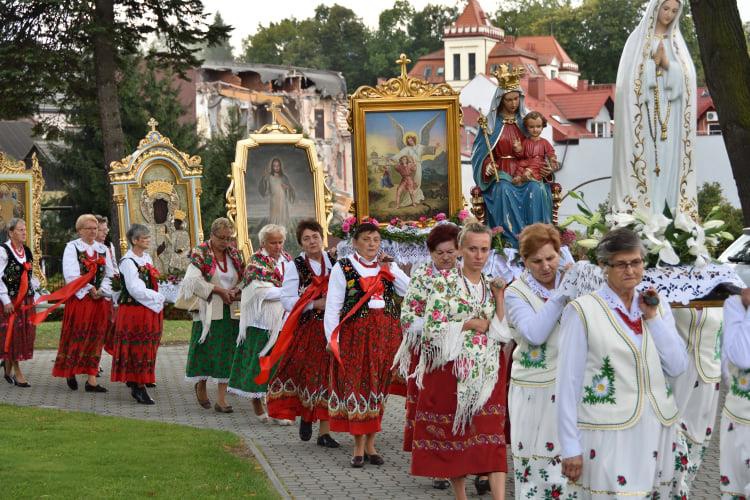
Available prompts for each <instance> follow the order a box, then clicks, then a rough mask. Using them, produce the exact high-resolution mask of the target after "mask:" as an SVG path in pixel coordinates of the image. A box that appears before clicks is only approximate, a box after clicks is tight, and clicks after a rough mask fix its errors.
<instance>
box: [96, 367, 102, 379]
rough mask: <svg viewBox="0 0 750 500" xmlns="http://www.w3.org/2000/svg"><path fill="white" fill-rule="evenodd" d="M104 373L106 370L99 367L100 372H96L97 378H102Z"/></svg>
mask: <svg viewBox="0 0 750 500" xmlns="http://www.w3.org/2000/svg"><path fill="white" fill-rule="evenodd" d="M102 373H104V370H102V367H101V366H100V367H99V370H98V371H97V372H96V376H97V377H101V376H102Z"/></svg>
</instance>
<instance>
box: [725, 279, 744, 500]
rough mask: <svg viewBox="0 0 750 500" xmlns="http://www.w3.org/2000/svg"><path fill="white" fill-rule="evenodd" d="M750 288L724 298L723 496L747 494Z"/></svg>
mask: <svg viewBox="0 0 750 500" xmlns="http://www.w3.org/2000/svg"><path fill="white" fill-rule="evenodd" d="M748 306H750V288H745V289H744V290H742V295H741V296H739V297H737V296H735V297H730V298H728V299H727V300H726V302H724V339H723V341H722V342H723V345H722V365H723V369H724V376H725V380H726V381H727V384H728V386H729V391H728V392H727V398H726V400H725V402H724V411H723V412H722V414H721V436H719V440H720V442H721V451H720V453H721V457H720V460H719V461H720V470H721V477H720V488H721V498H722V499H724V500H735V499H747V498H750V312H748V311H749V310H748Z"/></svg>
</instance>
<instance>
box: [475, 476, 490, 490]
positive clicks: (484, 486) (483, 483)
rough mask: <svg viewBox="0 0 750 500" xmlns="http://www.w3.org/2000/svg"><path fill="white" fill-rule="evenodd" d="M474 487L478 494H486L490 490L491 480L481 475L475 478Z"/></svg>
mask: <svg viewBox="0 0 750 500" xmlns="http://www.w3.org/2000/svg"><path fill="white" fill-rule="evenodd" d="M474 488H476V489H477V495H484V494H485V493H489V491H490V489H491V488H490V480H489V479H480V476H477V477H475V478H474Z"/></svg>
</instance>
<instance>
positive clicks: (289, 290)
mask: <svg viewBox="0 0 750 500" xmlns="http://www.w3.org/2000/svg"><path fill="white" fill-rule="evenodd" d="M299 255H300V257H302V258H303V259H304V258H305V252H301V253H300V254H299ZM323 260H324V261H325V265H326V273H329V274H330V272H331V268H332V267H333V264H331V260H330V259H329V258H328V254H327V253H325V252H323ZM310 267H311V268H312V270H313V272H314V273H315V274H316V275H317V276H320V262H318V261H317V260H311V261H310ZM298 300H299V273H298V272H297V265H296V264H295V263H294V261H290V262H289V265H287V266H286V270H285V271H284V283H283V284H282V285H281V305H282V306H284V309H285V310H286V311H288V312H291V310H292V309H294V305H295V304H296V303H297V301H298ZM312 308H313V304H312V302H310V303H309V304H307V306H305V311H309V310H311V309H312Z"/></svg>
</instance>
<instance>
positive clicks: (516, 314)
mask: <svg viewBox="0 0 750 500" xmlns="http://www.w3.org/2000/svg"><path fill="white" fill-rule="evenodd" d="M523 278H524V280H526V282H527V283H528V285H529V287H530V288H531V289H532V290H533V291H534V292H535V293H536V295H537V296H539V298H540V299H542V300H544V299H547V302H545V304H544V305H543V306H542V308H541V309H540V310H539V311H535V310H534V308H533V307H532V306H531V305H530V304H529V303H528V302H526V301H525V300H524V299H523V298H521V296H519V295H517V294H516V293H514V292H513V289H512V288H509V289H507V290H506V292H505V308H506V314H507V315H508V321H509V323H510V324H512V325H513V326H514V328H515V330H516V331H517V332H518V333H519V334H520V335H521V336H522V337H523V338H524V339H525V340H526V342H528V343H529V344H531V345H541V344H543V343H544V342H546V341H547V338H548V337H549V336H550V334H551V333H552V331H553V330H554V329H555V326H556V325H557V322H558V320H559V319H560V315H561V314H562V311H563V308H564V307H565V305H566V304H567V303H568V297H566V296H565V295H563V294H562V293H560V292H558V291H557V290H554V289H553V290H547V289H546V288H544V286H542V285H541V284H540V283H538V282H537V281H536V280H535V279H534V277H533V276H532V275H531V273H525V275H524V277H523ZM559 284H560V273H557V277H556V278H555V287H557V286H558V285H559Z"/></svg>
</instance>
